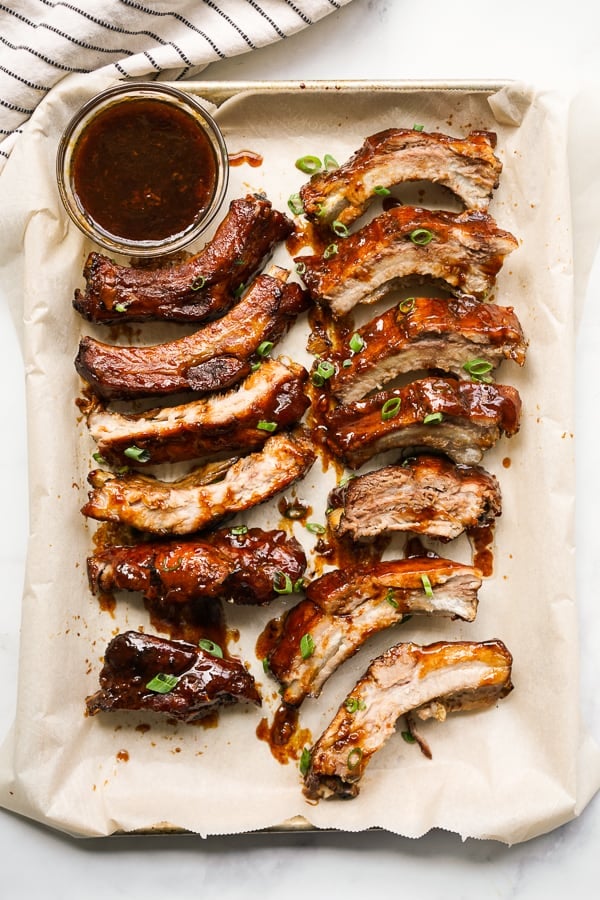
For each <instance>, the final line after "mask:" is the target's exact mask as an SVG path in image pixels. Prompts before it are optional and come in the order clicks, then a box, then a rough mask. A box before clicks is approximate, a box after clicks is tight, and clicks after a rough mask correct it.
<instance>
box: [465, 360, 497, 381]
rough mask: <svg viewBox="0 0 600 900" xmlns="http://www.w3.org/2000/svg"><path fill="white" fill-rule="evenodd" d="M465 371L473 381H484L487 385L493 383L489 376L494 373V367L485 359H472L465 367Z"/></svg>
mask: <svg viewBox="0 0 600 900" xmlns="http://www.w3.org/2000/svg"><path fill="white" fill-rule="evenodd" d="M463 369H464V370H465V372H467V373H468V374H469V375H470V376H471V380H472V381H483V382H485V384H490V383H491V382H492V381H493V378H492V377H491V375H490V374H489V373H490V372H491V371H492V369H493V366H492V364H491V363H490V362H487V361H486V360H485V359H481V358H480V357H477V358H476V359H470V360H468V361H467V362H466V363H465V364H464V365H463Z"/></svg>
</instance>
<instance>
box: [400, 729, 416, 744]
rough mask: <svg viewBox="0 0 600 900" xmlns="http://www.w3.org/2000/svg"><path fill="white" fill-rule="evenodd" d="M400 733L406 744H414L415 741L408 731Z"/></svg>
mask: <svg viewBox="0 0 600 900" xmlns="http://www.w3.org/2000/svg"><path fill="white" fill-rule="evenodd" d="M400 733H401V735H402V737H403V738H404V740H405V741H406V743H407V744H416V742H417V740H416V738H415V737H414V736H413V735H412V734H411V733H410V731H401V732H400Z"/></svg>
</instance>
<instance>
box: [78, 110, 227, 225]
mask: <svg viewBox="0 0 600 900" xmlns="http://www.w3.org/2000/svg"><path fill="white" fill-rule="evenodd" d="M71 177H72V182H73V188H74V191H75V194H76V195H77V198H78V201H79V203H80V205H81V206H82V207H83V209H84V210H85V211H86V213H87V216H88V217H89V218H90V219H92V220H93V221H94V222H95V223H96V224H97V225H98V226H100V228H101V229H103V230H104V231H105V232H108V233H109V234H111V235H113V236H115V237H118V238H122V239H125V240H133V241H156V240H164V239H166V238H169V237H172V236H174V235H177V234H181V233H182V232H185V231H187V230H188V229H190V228H191V227H192V226H193V225H194V224H195V222H196V221H198V219H199V218H200V217H201V214H202V212H203V211H204V210H205V209H206V208H207V207H208V205H209V204H210V202H211V200H212V197H213V195H214V192H215V187H216V181H217V160H216V157H215V153H214V150H213V148H212V145H211V143H210V141H209V139H208V137H207V136H206V134H205V133H204V131H203V129H202V128H201V126H200V125H199V124H198V123H197V122H196V121H195V120H194V119H193V117H192V116H191V115H189V114H188V113H186V112H184V111H183V110H181V109H178V108H177V107H175V106H173V105H172V104H169V103H165V102H163V101H161V100H151V99H132V100H130V101H128V102H127V103H119V104H114V105H113V106H109V107H108V108H107V109H105V110H104V111H102V112H99V113H98V114H97V115H96V116H95V118H94V119H93V120H92V121H91V122H90V124H89V125H88V126H87V128H86V129H85V131H84V133H83V135H82V136H81V138H80V140H79V142H78V144H77V146H76V148H75V150H74V152H73V160H72V171H71Z"/></svg>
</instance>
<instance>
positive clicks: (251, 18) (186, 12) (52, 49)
mask: <svg viewBox="0 0 600 900" xmlns="http://www.w3.org/2000/svg"><path fill="white" fill-rule="evenodd" d="M349 2H350V0H295V2H291V0H69V2H66V0H6V2H2V0H0V169H1V168H2V166H3V164H4V163H5V162H6V159H7V158H8V156H9V154H10V151H11V149H12V147H13V145H14V143H15V141H16V139H17V137H18V135H19V133H20V131H21V130H22V127H23V125H24V123H25V122H26V121H27V119H28V118H29V116H30V115H31V114H32V113H33V110H34V109H35V107H36V106H37V104H38V103H39V102H40V100H42V98H43V97H44V96H45V95H46V94H47V93H48V91H49V90H50V89H51V88H52V87H53V86H54V85H55V84H56V83H57V82H58V81H60V79H61V78H64V77H65V76H66V75H68V74H69V73H72V72H93V71H97V70H104V71H106V72H107V74H109V75H114V76H115V77H117V78H137V79H139V78H148V79H160V80H172V81H175V80H180V79H183V78H189V77H190V76H193V75H194V74H196V73H197V72H200V71H201V70H202V69H204V68H206V66H207V65H209V63H211V62H214V61H215V60H219V59H224V58H225V57H229V56H236V55H238V54H240V53H246V52H247V51H248V50H253V49H255V48H257V47H263V46H265V45H266V44H270V43H272V42H274V41H277V40H279V39H281V38H286V37H288V36H290V35H292V34H294V33H295V32H297V31H300V29H302V28H305V27H306V26H307V25H311V24H312V23H313V22H316V21H317V20H318V19H321V18H322V17H323V16H325V15H327V13H330V12H333V11H335V10H337V9H340V8H341V7H342V6H345V5H346V4H347V3H349Z"/></svg>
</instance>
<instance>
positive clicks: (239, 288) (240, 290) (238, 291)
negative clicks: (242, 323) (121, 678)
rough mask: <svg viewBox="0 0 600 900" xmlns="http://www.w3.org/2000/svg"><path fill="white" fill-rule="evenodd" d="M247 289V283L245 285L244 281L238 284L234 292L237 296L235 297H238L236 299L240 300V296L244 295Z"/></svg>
mask: <svg viewBox="0 0 600 900" xmlns="http://www.w3.org/2000/svg"><path fill="white" fill-rule="evenodd" d="M245 290H246V285H245V284H243V283H242V284H238V286H237V287H236V289H235V291H234V292H233V296H234V297H235V299H236V300H239V299H240V297H241V296H242V294H243V293H244V291H245Z"/></svg>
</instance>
